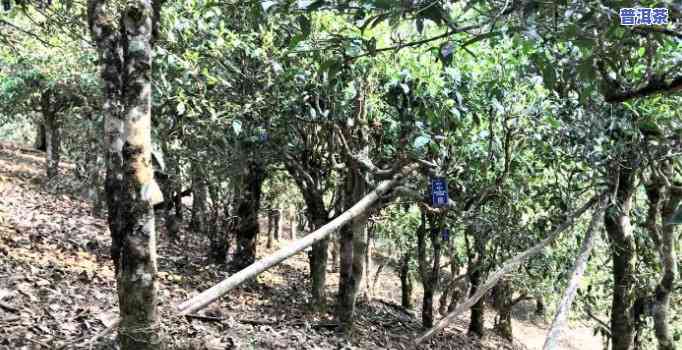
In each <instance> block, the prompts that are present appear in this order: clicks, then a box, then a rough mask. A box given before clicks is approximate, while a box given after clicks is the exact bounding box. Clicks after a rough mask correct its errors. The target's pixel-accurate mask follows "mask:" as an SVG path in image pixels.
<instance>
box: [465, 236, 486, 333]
mask: <svg viewBox="0 0 682 350" xmlns="http://www.w3.org/2000/svg"><path fill="white" fill-rule="evenodd" d="M467 235H469V236H472V237H473V240H474V242H473V243H474V247H473V249H472V251H470V252H468V259H469V265H468V267H467V275H468V276H469V282H470V283H471V289H470V291H469V296H473V295H474V294H476V292H477V291H478V288H479V287H480V285H481V283H482V282H483V263H484V261H483V259H484V258H485V245H486V240H485V238H484V237H483V232H480V231H479V230H477V229H476V228H474V227H473V226H469V227H468V228H467ZM484 319H485V298H481V299H480V300H478V301H477V302H476V304H474V305H473V306H472V307H471V317H470V321H469V329H468V331H467V333H468V334H469V335H476V336H478V337H483V335H484V332H485V326H484Z"/></svg>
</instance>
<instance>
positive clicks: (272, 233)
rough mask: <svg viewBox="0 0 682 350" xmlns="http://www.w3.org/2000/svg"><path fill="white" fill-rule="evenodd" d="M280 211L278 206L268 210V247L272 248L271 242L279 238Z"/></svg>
mask: <svg viewBox="0 0 682 350" xmlns="http://www.w3.org/2000/svg"><path fill="white" fill-rule="evenodd" d="M281 212H282V210H281V209H279V208H275V209H272V210H270V212H268V242H267V247H268V248H272V242H274V241H278V240H279V230H280V221H281V220H280V216H281V214H280V213H281Z"/></svg>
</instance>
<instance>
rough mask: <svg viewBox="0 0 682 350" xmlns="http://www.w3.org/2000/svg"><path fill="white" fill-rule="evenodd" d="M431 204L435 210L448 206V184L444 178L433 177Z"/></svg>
mask: <svg viewBox="0 0 682 350" xmlns="http://www.w3.org/2000/svg"><path fill="white" fill-rule="evenodd" d="M431 204H432V205H433V207H436V208H438V207H447V205H448V183H447V182H446V181H445V178H444V177H434V178H433V179H432V180H431Z"/></svg>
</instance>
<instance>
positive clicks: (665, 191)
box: [646, 163, 682, 350]
mask: <svg viewBox="0 0 682 350" xmlns="http://www.w3.org/2000/svg"><path fill="white" fill-rule="evenodd" d="M661 173H662V174H661V175H663V176H666V177H669V176H670V175H671V173H672V166H671V164H670V163H665V164H663V169H661ZM646 193H647V197H648V199H649V210H648V215H647V229H648V231H649V235H650V236H651V239H652V241H653V242H654V245H655V246H656V249H657V251H658V256H659V260H660V265H661V279H660V280H659V282H658V284H657V285H656V289H655V291H654V296H653V300H652V308H651V309H652V316H653V321H654V334H655V336H656V340H657V342H658V349H659V350H674V349H676V346H675V341H674V340H673V337H672V333H671V331H670V315H669V313H670V298H671V294H672V291H673V288H674V284H675V276H676V275H677V253H676V251H675V241H676V238H677V235H676V232H675V226H674V225H666V224H665V222H667V221H668V220H669V219H670V218H671V217H672V215H673V214H674V212H675V209H676V208H677V206H678V204H679V203H680V200H681V199H682V191H676V190H674V189H673V187H671V186H669V185H668V186H667V185H666V183H665V182H664V181H663V180H662V179H661V178H659V177H654V181H653V182H652V183H650V184H648V185H647V186H646Z"/></svg>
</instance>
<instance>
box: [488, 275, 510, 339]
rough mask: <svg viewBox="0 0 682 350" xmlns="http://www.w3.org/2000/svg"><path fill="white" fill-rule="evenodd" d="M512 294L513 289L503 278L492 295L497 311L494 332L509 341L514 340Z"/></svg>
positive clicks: (507, 279)
mask: <svg viewBox="0 0 682 350" xmlns="http://www.w3.org/2000/svg"><path fill="white" fill-rule="evenodd" d="M512 294H513V289H512V285H511V281H510V279H509V278H508V277H503V278H502V279H500V281H499V282H498V283H497V285H496V286H495V287H494V288H493V295H494V296H495V309H496V310H497V319H496V320H495V332H497V334H499V335H500V336H501V337H503V338H505V339H507V340H509V341H510V342H511V341H513V340H514V337H513V336H512V322H511V310H512V306H513V305H512Z"/></svg>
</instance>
